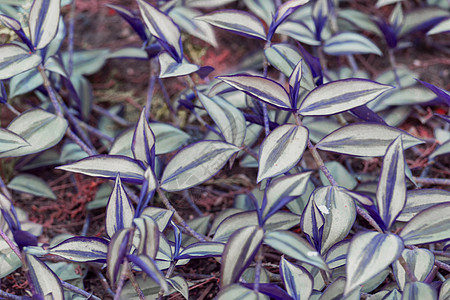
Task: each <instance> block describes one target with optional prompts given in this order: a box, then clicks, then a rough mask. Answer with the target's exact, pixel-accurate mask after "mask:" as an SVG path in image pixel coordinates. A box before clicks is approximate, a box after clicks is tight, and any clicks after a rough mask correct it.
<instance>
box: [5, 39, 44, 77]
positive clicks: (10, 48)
mask: <svg viewBox="0 0 450 300" xmlns="http://www.w3.org/2000/svg"><path fill="white" fill-rule="evenodd" d="M41 61H42V59H41V57H40V56H39V55H37V54H34V53H31V52H29V51H27V50H25V49H24V48H22V47H20V46H17V45H14V44H6V45H1V46H0V80H3V79H8V78H11V77H13V76H16V75H17V74H20V73H23V72H25V71H28V70H30V69H32V68H34V67H37V66H38V65H39V64H40V63H41Z"/></svg>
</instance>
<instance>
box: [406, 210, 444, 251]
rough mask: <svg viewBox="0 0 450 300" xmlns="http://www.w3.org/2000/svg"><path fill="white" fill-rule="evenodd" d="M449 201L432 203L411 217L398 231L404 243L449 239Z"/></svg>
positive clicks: (422, 242)
mask: <svg viewBox="0 0 450 300" xmlns="http://www.w3.org/2000/svg"><path fill="white" fill-rule="evenodd" d="M449 222H450V203H449V202H447V203H442V204H437V205H434V206H432V207H430V208H428V209H425V210H423V211H422V212H420V213H419V214H417V215H416V216H415V217H413V218H412V219H411V220H410V221H409V222H408V223H407V224H406V226H405V227H403V229H402V231H401V232H400V234H399V235H400V237H401V238H402V239H403V240H404V241H405V245H417V244H426V243H434V242H438V241H442V240H447V239H450V226H448V224H449Z"/></svg>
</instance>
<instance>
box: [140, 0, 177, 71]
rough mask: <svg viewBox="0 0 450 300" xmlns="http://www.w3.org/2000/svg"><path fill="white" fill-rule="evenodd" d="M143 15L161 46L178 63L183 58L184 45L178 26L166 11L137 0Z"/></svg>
mask: <svg viewBox="0 0 450 300" xmlns="http://www.w3.org/2000/svg"><path fill="white" fill-rule="evenodd" d="M137 3H138V5H139V10H140V12H141V16H142V18H143V19H144V22H145V25H147V28H148V30H149V31H150V33H151V34H152V35H153V36H154V37H156V38H157V39H158V40H159V41H160V43H161V46H163V47H164V48H165V49H166V50H167V52H168V53H169V54H170V56H172V57H173V58H174V59H175V60H176V61H177V62H178V63H181V61H182V59H183V47H182V45H181V33H180V30H179V28H178V26H177V25H176V24H175V23H174V22H173V20H172V19H171V18H170V17H169V16H167V15H166V14H165V13H163V12H161V11H160V10H158V9H157V8H155V7H153V6H151V5H150V4H148V3H147V2H145V1H143V0H137Z"/></svg>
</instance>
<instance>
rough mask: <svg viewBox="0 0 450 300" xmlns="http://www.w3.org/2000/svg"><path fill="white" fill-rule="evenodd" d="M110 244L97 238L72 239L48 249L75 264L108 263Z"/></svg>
mask: <svg viewBox="0 0 450 300" xmlns="http://www.w3.org/2000/svg"><path fill="white" fill-rule="evenodd" d="M107 252H108V242H107V241H106V240H104V239H101V238H96V237H71V238H68V239H66V240H64V241H62V242H60V243H59V244H57V245H55V246H53V247H51V248H49V249H48V253H49V254H51V255H57V256H59V257H62V258H64V259H67V260H70V261H73V262H87V261H103V262H104V261H106V256H107Z"/></svg>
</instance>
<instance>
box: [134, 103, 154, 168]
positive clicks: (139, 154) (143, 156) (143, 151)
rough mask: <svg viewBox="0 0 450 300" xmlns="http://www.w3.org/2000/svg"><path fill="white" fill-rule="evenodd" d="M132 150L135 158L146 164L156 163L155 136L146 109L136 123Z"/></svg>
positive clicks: (152, 164)
mask: <svg viewBox="0 0 450 300" xmlns="http://www.w3.org/2000/svg"><path fill="white" fill-rule="evenodd" d="M131 151H132V152H133V155H134V159H136V160H140V161H142V162H144V164H145V165H150V166H154V165H155V136H154V135H153V132H152V130H151V129H150V126H149V124H148V122H147V120H146V118H145V109H143V110H142V112H141V116H140V117H139V121H138V122H137V124H136V127H135V130H134V135H133V142H132V144H131Z"/></svg>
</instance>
